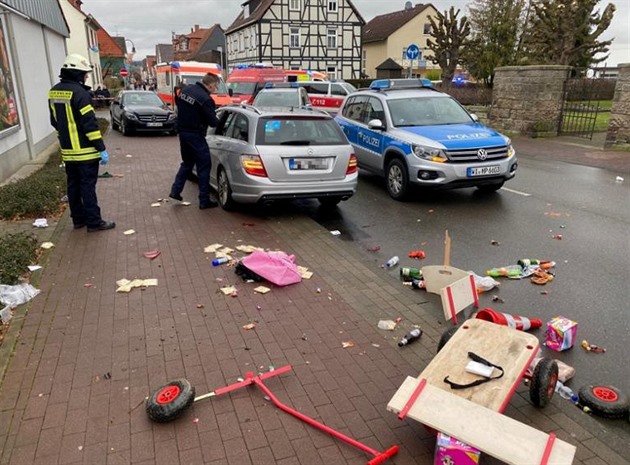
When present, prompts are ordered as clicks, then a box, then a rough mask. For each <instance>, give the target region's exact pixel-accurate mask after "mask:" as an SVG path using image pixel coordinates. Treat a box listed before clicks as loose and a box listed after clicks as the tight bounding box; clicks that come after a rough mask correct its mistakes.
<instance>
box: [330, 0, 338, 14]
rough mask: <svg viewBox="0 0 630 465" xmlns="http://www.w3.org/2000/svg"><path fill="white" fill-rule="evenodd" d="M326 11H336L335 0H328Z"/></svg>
mask: <svg viewBox="0 0 630 465" xmlns="http://www.w3.org/2000/svg"><path fill="white" fill-rule="evenodd" d="M328 12H329V13H336V12H337V0H328Z"/></svg>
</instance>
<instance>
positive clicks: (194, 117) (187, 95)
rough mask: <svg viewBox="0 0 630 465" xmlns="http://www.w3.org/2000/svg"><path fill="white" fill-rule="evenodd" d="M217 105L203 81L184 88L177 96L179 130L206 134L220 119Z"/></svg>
mask: <svg viewBox="0 0 630 465" xmlns="http://www.w3.org/2000/svg"><path fill="white" fill-rule="evenodd" d="M215 108H216V105H215V104H214V100H212V97H210V93H209V92H208V89H206V88H205V87H204V85H203V84H202V83H201V82H197V83H195V84H191V85H189V86H186V87H184V88H183V89H182V91H181V93H180V94H179V97H178V98H177V130H178V131H179V132H196V133H199V134H203V135H204V136H205V135H206V132H207V131H208V126H211V127H213V128H214V127H216V126H217V125H218V124H219V120H218V118H217V115H216V113H215Z"/></svg>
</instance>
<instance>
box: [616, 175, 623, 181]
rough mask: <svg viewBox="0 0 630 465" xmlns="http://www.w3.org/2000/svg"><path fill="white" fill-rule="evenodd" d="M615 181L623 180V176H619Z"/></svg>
mask: <svg viewBox="0 0 630 465" xmlns="http://www.w3.org/2000/svg"><path fill="white" fill-rule="evenodd" d="M615 181H617V182H623V178H622V177H621V176H617V177H616V178H615Z"/></svg>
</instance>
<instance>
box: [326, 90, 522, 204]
mask: <svg viewBox="0 0 630 465" xmlns="http://www.w3.org/2000/svg"><path fill="white" fill-rule="evenodd" d="M335 120H336V121H337V123H338V124H339V125H340V126H341V128H342V129H343V131H344V133H345V134H346V136H347V137H348V139H349V140H350V143H351V144H352V145H353V147H354V148H355V151H356V152H355V153H356V155H357V160H358V163H359V167H360V168H364V169H366V170H368V171H371V172H374V173H377V174H380V175H384V176H385V179H386V185H387V190H388V191H389V194H390V196H391V197H392V198H394V199H398V200H402V199H404V198H405V197H407V196H408V194H409V192H410V186H411V185H412V184H413V185H416V186H421V187H431V188H442V189H454V188H460V187H472V186H475V187H477V188H478V189H480V190H481V191H486V192H493V191H496V190H498V189H500V188H501V187H502V186H503V183H504V182H505V181H507V180H509V179H512V178H513V177H514V176H515V174H516V169H517V166H518V164H517V159H516V154H515V151H514V148H513V147H512V143H511V141H510V139H509V138H508V137H506V136H504V135H502V134H500V133H498V132H497V131H495V130H493V129H490V128H488V127H486V126H484V125H482V124H481V123H479V120H478V118H477V117H476V116H475V115H474V114H470V113H468V111H466V110H465V109H464V107H463V106H461V105H460V104H459V103H458V102H457V101H456V100H455V99H453V98H452V97H450V96H449V95H448V94H445V93H442V92H439V91H437V90H435V89H434V88H433V87H432V85H431V82H430V81H428V80H424V79H391V80H390V79H381V80H376V81H374V82H372V84H371V85H370V88H369V89H365V90H361V91H358V92H355V93H353V94H352V95H350V96H349V97H348V98H347V99H346V100H345V102H344V104H343V106H342V108H341V109H340V111H339V113H337V116H336V117H335Z"/></svg>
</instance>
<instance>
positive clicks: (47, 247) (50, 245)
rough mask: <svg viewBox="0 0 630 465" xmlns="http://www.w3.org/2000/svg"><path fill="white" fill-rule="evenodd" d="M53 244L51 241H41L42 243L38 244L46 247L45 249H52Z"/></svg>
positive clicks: (43, 247)
mask: <svg viewBox="0 0 630 465" xmlns="http://www.w3.org/2000/svg"><path fill="white" fill-rule="evenodd" d="M54 246H55V244H53V243H52V242H44V243H42V245H40V247H41V248H42V249H46V250H48V249H52V248H53V247H54Z"/></svg>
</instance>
